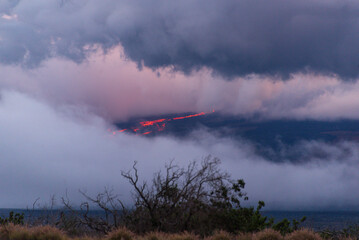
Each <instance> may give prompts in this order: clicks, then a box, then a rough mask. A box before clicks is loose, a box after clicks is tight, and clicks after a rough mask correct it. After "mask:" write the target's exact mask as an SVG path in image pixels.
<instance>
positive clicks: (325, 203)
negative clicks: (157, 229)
mask: <svg viewBox="0 0 359 240" xmlns="http://www.w3.org/2000/svg"><path fill="white" fill-rule="evenodd" d="M1 96H2V100H1V108H0V131H1V133H2V138H1V144H0V153H1V159H2V160H1V164H2V167H1V170H0V174H1V176H2V178H3V179H5V180H4V181H1V183H0V187H1V189H2V193H3V196H4V197H3V198H2V199H1V200H0V205H1V207H26V206H28V205H31V204H32V202H33V201H34V200H35V199H36V198H38V197H40V198H41V199H42V200H43V201H47V199H49V197H50V195H52V194H55V195H56V196H58V197H60V196H63V195H64V194H65V192H66V191H67V192H68V194H69V196H70V198H71V199H72V200H73V202H74V203H79V202H80V201H81V200H82V198H81V196H80V194H79V193H78V190H79V189H82V190H86V191H87V193H88V194H90V195H91V194H92V195H94V194H96V193H99V192H101V191H102V190H103V189H104V187H106V186H108V187H113V188H114V190H115V191H116V192H118V193H119V194H120V196H121V197H123V199H124V200H125V201H127V202H130V201H131V197H130V188H129V184H128V183H127V182H126V181H124V179H122V178H121V176H120V172H121V170H129V169H130V168H131V166H132V164H133V162H134V161H138V167H139V171H140V173H141V176H142V177H143V179H150V178H151V176H152V174H153V173H154V172H155V171H157V170H160V169H161V168H163V166H164V164H165V163H166V162H168V161H170V160H172V159H174V161H175V162H176V163H178V164H179V165H182V166H184V165H185V164H186V163H188V162H189V161H192V160H201V159H202V158H203V157H205V156H207V155H212V156H213V157H218V158H220V159H221V160H222V168H223V169H224V170H227V171H229V172H230V173H231V174H232V176H233V177H234V178H243V179H244V180H245V181H246V183H247V185H246V191H247V192H248V196H249V198H250V200H249V203H248V204H252V205H255V204H256V202H257V201H258V200H263V201H265V202H266V204H267V207H266V209H275V210H311V209H322V210H327V209H331V210H332V209H336V210H341V209H342V210H343V209H344V210H349V209H358V204H357V199H358V197H359V193H358V191H356V186H357V182H358V181H359V171H358V170H359V162H358V159H359V152H358V149H359V146H358V143H356V142H353V141H342V142H337V143H335V144H331V143H325V142H321V141H303V142H302V143H301V144H300V145H298V146H294V148H297V149H298V151H299V150H300V151H303V152H306V154H305V159H304V160H303V161H298V162H296V163H294V162H292V161H285V160H283V161H281V162H274V161H271V160H268V159H266V158H265V157H263V156H261V155H258V154H257V153H256V148H255V146H254V145H253V142H252V141H248V140H247V139H244V138H243V139H232V138H230V137H225V136H216V135H215V134H212V133H210V132H208V131H205V130H201V129H200V130H197V131H193V132H192V133H191V134H190V135H189V136H188V137H186V138H176V137H173V136H172V137H171V136H156V137H152V138H150V137H142V136H137V135H133V134H126V133H124V134H117V135H115V136H113V135H112V134H111V133H109V132H108V130H107V129H108V127H109V124H108V123H107V122H106V121H105V120H104V119H102V118H101V117H99V116H96V115H92V114H88V113H86V114H85V113H84V114H85V115H86V118H84V116H85V115H84V114H82V115H78V117H74V114H71V112H72V111H76V112H78V111H79V110H81V109H74V108H72V109H63V110H62V111H59V110H57V111H55V110H54V108H52V107H50V105H47V104H45V103H43V102H41V101H39V100H38V99H34V98H32V97H29V96H26V95H24V94H22V93H19V92H14V91H3V92H2V94H1ZM313 149H321V151H323V152H325V154H326V157H325V158H324V159H323V158H320V157H318V156H317V155H316V154H311V152H314V153H315V150H313ZM348 152H349V153H348Z"/></svg>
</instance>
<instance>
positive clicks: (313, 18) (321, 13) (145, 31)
mask: <svg viewBox="0 0 359 240" xmlns="http://www.w3.org/2000/svg"><path fill="white" fill-rule="evenodd" d="M358 13H359V3H358V2H357V1H352V0H344V1H343V0H320V1H311V0H303V1H294V0H290V1H287V0H272V1H270V2H268V1H266V0H259V1H245V0H241V1H238V0H230V1H216V0H210V1H208V0H196V1H187V0H185V1H178V2H168V1H165V0H150V1H140V0H135V1H133V0H121V1H117V0H110V1H107V2H106V4H104V3H103V2H99V1H96V0H79V1H72V0H65V1H63V0H61V1H60V0H52V1H48V0H34V1H25V0H18V1H11V0H4V1H2V2H1V4H0V43H1V44H0V62H1V63H3V64H21V65H23V66H28V67H35V66H38V65H39V64H41V63H42V62H43V61H44V60H46V59H48V58H52V57H64V58H68V59H71V60H73V61H75V62H81V61H83V60H85V59H86V58H87V56H88V55H89V54H90V53H91V52H93V51H94V50H95V49H98V48H101V49H103V50H105V51H106V50H109V49H111V48H113V47H114V46H118V45H122V46H123V47H124V50H125V53H126V55H127V56H128V57H129V58H131V59H132V60H134V61H135V62H137V64H138V66H143V65H144V66H148V67H150V68H159V67H172V68H173V69H175V70H181V71H183V72H186V73H189V72H191V71H192V70H198V69H200V68H203V67H205V68H208V69H213V70H214V71H215V72H217V73H220V74H221V75H223V76H226V77H230V78H231V77H234V76H243V75H247V74H253V73H255V74H270V75H276V74H279V75H281V76H285V77H288V76H289V75H290V74H291V73H297V72H302V71H304V72H307V71H309V72H315V73H321V74H330V73H334V74H337V75H339V76H340V77H341V78H343V79H346V78H356V77H357V76H358V64H359V48H358V44H357V42H358V40H359V35H358V31H357V29H358V19H359V17H358V16H359V15H358Z"/></svg>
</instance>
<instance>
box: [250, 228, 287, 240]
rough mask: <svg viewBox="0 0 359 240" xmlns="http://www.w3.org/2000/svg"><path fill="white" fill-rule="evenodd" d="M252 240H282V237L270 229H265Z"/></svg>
mask: <svg viewBox="0 0 359 240" xmlns="http://www.w3.org/2000/svg"><path fill="white" fill-rule="evenodd" d="M252 239H253V240H282V239H283V236H282V235H281V234H280V233H279V232H277V231H274V230H272V229H265V230H263V231H261V232H259V233H256V234H255V235H254V236H253V238H252Z"/></svg>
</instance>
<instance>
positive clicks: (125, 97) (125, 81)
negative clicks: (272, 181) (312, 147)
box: [0, 47, 359, 121]
mask: <svg viewBox="0 0 359 240" xmlns="http://www.w3.org/2000/svg"><path fill="white" fill-rule="evenodd" d="M0 77H1V79H2V80H1V82H0V87H1V88H11V89H16V90H20V91H23V92H27V93H28V94H30V95H33V96H37V97H39V98H42V99H46V101H48V102H50V103H51V104H53V106H56V107H61V106H65V105H75V106H82V107H83V109H84V111H90V112H94V113H96V114H98V115H101V116H103V117H105V118H107V119H109V120H111V121H114V120H116V121H117V120H120V121H121V120H126V119H128V118H130V117H136V116H148V115H158V114H167V113H178V112H202V111H204V112H207V111H210V110H212V109H215V110H216V111H218V112H222V113H225V114H233V115H243V116H251V115H253V114H260V115H261V116H263V117H265V118H301V119H303V118H314V119H328V118H330V119H337V118H351V119H359V111H357V110H356V109H357V101H356V99H357V97H356V96H358V94H359V83H357V82H343V81H341V80H340V79H339V78H337V77H335V76H331V77H328V76H322V75H315V74H294V75H292V76H291V77H290V78H289V79H288V80H286V81H281V80H278V79H275V78H274V77H263V76H258V75H250V76H247V77H245V78H236V79H233V80H232V81H225V80H223V79H222V78H221V77H220V76H217V75H213V74H211V71H210V70H206V69H201V70H199V71H196V72H192V74H190V75H185V74H182V73H178V72H173V71H171V69H170V68H164V69H160V70H158V71H152V70H151V69H148V68H146V67H144V68H143V69H142V70H138V68H137V65H136V64H135V63H134V62H132V61H129V60H128V59H126V58H125V56H124V54H123V50H122V48H120V47H118V48H115V49H113V50H112V51H110V52H108V53H106V54H104V53H102V52H100V51H98V52H96V53H94V54H93V55H92V56H91V57H90V58H89V60H88V61H87V62H84V63H81V64H76V63H74V62H71V61H68V60H64V59H51V60H49V61H47V62H46V63H44V65H43V66H42V67H41V68H38V69H34V70H24V69H22V68H20V67H4V68H3V70H2V71H1V73H0Z"/></svg>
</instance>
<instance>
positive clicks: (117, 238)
mask: <svg viewBox="0 0 359 240" xmlns="http://www.w3.org/2000/svg"><path fill="white" fill-rule="evenodd" d="M134 239H135V234H134V233H133V232H131V231H130V230H128V229H126V228H118V229H116V230H114V231H112V232H110V233H109V234H108V236H107V237H106V240H134Z"/></svg>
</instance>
